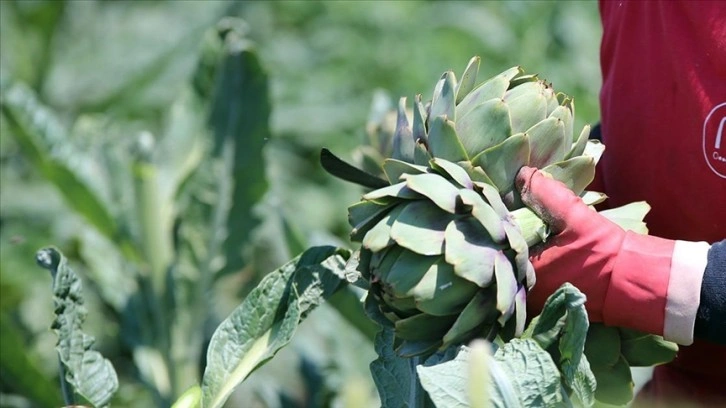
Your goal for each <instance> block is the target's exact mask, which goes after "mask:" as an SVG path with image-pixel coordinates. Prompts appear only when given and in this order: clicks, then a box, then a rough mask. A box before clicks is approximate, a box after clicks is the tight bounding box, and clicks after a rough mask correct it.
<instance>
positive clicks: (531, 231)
mask: <svg viewBox="0 0 726 408" xmlns="http://www.w3.org/2000/svg"><path fill="white" fill-rule="evenodd" d="M509 214H510V215H511V216H512V220H513V221H514V223H515V224H516V225H517V227H519V230H520V231H521V232H522V236H523V237H524V240H525V241H527V246H528V247H532V246H533V245H537V244H539V243H541V242H544V241H545V240H546V239H547V236H549V228H547V225H545V223H544V222H543V221H542V219H541V218H539V217H538V216H537V214H535V213H534V212H532V210H530V209H529V208H527V207H523V208H520V209H517V210H514V211H511V212H510V213H509Z"/></svg>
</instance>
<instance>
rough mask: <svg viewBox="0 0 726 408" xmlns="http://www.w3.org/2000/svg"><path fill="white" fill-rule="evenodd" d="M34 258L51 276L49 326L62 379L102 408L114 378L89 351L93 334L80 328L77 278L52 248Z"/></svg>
mask: <svg viewBox="0 0 726 408" xmlns="http://www.w3.org/2000/svg"><path fill="white" fill-rule="evenodd" d="M36 260H37V262H38V264H39V265H40V266H41V267H43V268H45V269H47V270H48V271H50V273H51V275H52V276H53V303H54V304H55V313H56V319H55V320H54V321H53V325H52V326H51V327H52V328H53V330H54V331H55V332H56V334H57V335H58V344H57V346H56V349H57V350H58V356H59V358H60V361H61V363H62V365H63V367H64V369H63V370H62V372H63V371H65V374H64V375H63V378H64V380H65V381H67V382H68V383H69V384H70V385H71V386H72V387H73V388H74V390H75V391H76V392H77V393H78V394H80V395H81V396H82V397H83V398H85V399H86V400H88V401H89V402H90V403H91V404H93V405H94V406H97V407H105V406H107V405H108V404H109V401H110V400H111V397H112V396H113V394H114V393H115V392H116V390H117V389H118V378H117V376H116V371H115V370H114V369H113V365H111V362H110V361H108V360H107V359H105V358H103V356H102V355H101V354H100V353H99V352H97V351H94V350H91V347H92V346H93V343H94V341H95V340H94V338H93V336H90V335H88V334H85V333H84V332H83V331H82V330H81V326H82V324H83V321H84V320H85V318H86V314H87V311H86V309H85V307H84V306H83V293H82V287H81V279H80V278H79V277H78V275H76V274H75V272H73V270H72V269H71V268H70V267H69V266H68V264H67V261H66V258H65V257H64V256H63V255H62V254H61V253H60V252H58V251H57V250H55V249H54V248H45V249H42V250H40V251H38V253H37V255H36ZM66 402H67V403H68V402H69V401H66Z"/></svg>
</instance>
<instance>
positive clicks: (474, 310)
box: [322, 57, 604, 356]
mask: <svg viewBox="0 0 726 408" xmlns="http://www.w3.org/2000/svg"><path fill="white" fill-rule="evenodd" d="M478 71H479V58H478V57H474V58H472V59H471V61H470V62H469V64H468V66H467V67H466V69H465V71H464V74H463V75H462V77H461V80H460V81H457V79H456V77H455V75H454V74H453V73H452V72H446V73H444V74H443V75H442V76H441V78H440V79H439V81H438V82H437V84H436V86H435V88H434V92H433V97H432V99H431V101H430V102H429V103H427V104H425V105H424V103H423V102H422V98H421V96H420V95H418V96H416V98H415V101H414V104H413V109H409V108H408V107H407V106H406V98H401V99H400V101H399V106H398V110H397V120H396V124H395V130H394V131H393V137H392V143H391V144H392V149H390V150H388V152H385V153H384V152H381V154H382V155H384V154H388V155H390V157H388V158H386V159H384V160H383V161H382V162H381V163H380V164H379V166H380V172H367V173H365V174H360V173H362V172H361V171H360V170H357V169H354V168H351V166H349V165H347V164H344V163H343V162H342V161H340V159H337V158H335V157H334V156H332V153H330V152H328V151H327V150H325V151H324V152H323V157H322V162H323V166H324V167H325V168H326V169H327V170H328V171H330V172H331V173H332V174H334V175H336V176H338V177H341V178H343V179H345V180H348V181H353V182H357V183H359V184H363V185H365V186H367V187H369V188H370V189H371V190H370V191H369V192H368V193H366V194H365V195H364V196H363V198H362V200H361V201H360V202H358V203H356V204H354V205H352V206H351V207H350V208H349V221H350V224H351V226H352V227H353V230H352V233H351V239H352V240H353V241H356V242H360V243H361V244H362V245H361V249H360V251H359V263H358V266H357V271H358V272H359V273H360V276H361V277H362V278H364V279H365V280H366V281H367V282H368V284H369V287H370V290H369V293H368V296H367V300H366V303H367V304H366V308H367V310H368V311H369V313H373V314H377V315H378V316H379V317H380V316H383V318H379V319H378V321H379V322H381V321H382V322H383V323H384V324H387V325H390V326H392V327H394V328H395V335H396V346H397V351H398V353H399V354H400V355H403V356H414V355H422V354H428V353H431V352H434V351H436V350H438V349H444V348H447V347H448V346H451V345H455V344H460V343H464V342H468V341H470V340H472V339H473V338H477V337H485V338H489V339H490V340H491V339H493V338H494V337H495V336H500V337H501V338H502V339H503V340H504V341H507V340H509V339H511V338H512V337H515V336H518V335H519V334H520V333H521V332H522V330H523V329H524V324H525V318H526V314H525V303H526V292H527V290H528V289H529V288H531V287H532V285H534V283H535V276H534V270H533V268H532V265H531V263H530V262H529V253H528V252H529V250H528V248H529V247H530V246H532V245H534V244H536V243H538V242H541V241H542V240H543V239H544V238H545V237H546V226H545V225H544V224H543V222H542V221H541V220H540V219H539V218H537V217H536V216H535V215H534V214H533V213H532V212H531V211H530V210H529V209H527V208H526V207H524V206H523V204H522V202H521V199H520V198H519V194H518V192H517V190H516V189H515V186H514V179H515V176H516V175H517V172H518V171H519V170H520V169H521V168H522V166H531V167H537V168H539V169H542V170H543V171H545V172H547V173H549V174H550V175H551V176H552V177H554V178H555V179H558V180H560V181H562V182H563V183H565V184H566V185H567V186H568V187H569V188H571V189H572V190H573V191H574V192H575V193H576V194H582V195H583V198H584V199H585V201H586V202H587V203H588V204H594V203H596V202H599V201H600V200H602V199H604V196H603V195H601V194H598V193H588V194H584V189H585V187H586V186H587V185H588V184H589V183H590V182H591V181H592V179H593V177H594V173H595V163H596V161H597V159H598V158H599V155H600V153H601V152H602V150H603V147H602V145H599V144H597V143H595V142H589V141H588V135H589V127H588V126H586V127H585V128H584V129H583V130H582V131H581V132H579V133H578V134H575V133H574V132H573V122H574V113H575V108H574V103H573V100H572V98H570V97H569V96H567V95H564V94H561V93H555V92H554V90H553V89H552V86H551V85H550V84H548V83H546V82H545V81H543V80H540V79H539V78H538V77H537V76H536V75H526V74H525V73H524V71H523V70H522V69H521V68H519V67H514V68H510V69H508V70H506V71H504V72H502V73H501V74H499V75H497V76H495V77H493V78H490V79H488V80H486V81H484V82H483V83H481V84H479V85H476V77H477V74H478ZM369 147H370V146H369ZM389 152H390V153H389ZM371 157H372V156H371ZM346 166H348V167H346ZM341 169H343V170H341ZM356 171H357V172H356ZM376 173H378V174H376Z"/></svg>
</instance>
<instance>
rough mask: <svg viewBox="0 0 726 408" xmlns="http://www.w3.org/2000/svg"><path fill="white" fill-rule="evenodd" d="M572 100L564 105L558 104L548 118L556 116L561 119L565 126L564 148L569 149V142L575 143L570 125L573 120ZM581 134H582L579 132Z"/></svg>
mask: <svg viewBox="0 0 726 408" xmlns="http://www.w3.org/2000/svg"><path fill="white" fill-rule="evenodd" d="M574 109H575V108H574V102H572V100H571V99H569V100H568V101H567V103H566V104H565V105H560V106H558V107H557V108H555V110H553V111H552V113H550V115H549V117H550V118H558V119H560V120H561V121H562V124H563V125H564V128H565V150H569V147H570V144H571V143H575V139H574V138H573V135H572V125H573V121H574V112H573V110H574ZM580 136H582V134H580Z"/></svg>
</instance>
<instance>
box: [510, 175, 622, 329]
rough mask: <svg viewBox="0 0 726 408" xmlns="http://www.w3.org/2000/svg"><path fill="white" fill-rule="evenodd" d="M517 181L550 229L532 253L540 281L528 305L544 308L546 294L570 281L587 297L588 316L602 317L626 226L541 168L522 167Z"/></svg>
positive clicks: (593, 317) (527, 201)
mask: <svg viewBox="0 0 726 408" xmlns="http://www.w3.org/2000/svg"><path fill="white" fill-rule="evenodd" d="M516 184H517V187H518V188H519V190H520V193H521V195H522V201H523V202H524V204H525V205H527V207H529V208H530V209H531V210H532V211H534V212H535V213H536V214H537V215H538V216H539V217H540V218H542V219H543V221H544V222H545V223H546V224H547V225H548V226H549V227H550V230H551V234H552V235H550V237H549V238H548V239H547V241H546V242H545V243H544V244H543V245H540V246H539V247H535V248H533V250H532V251H531V253H530V260H531V261H532V264H533V266H534V270H535V273H536V275H537V283H536V284H535V285H534V287H533V288H532V290H531V291H530V292H529V294H528V295H527V305H528V308H530V309H531V310H534V311H540V310H542V306H543V305H544V302H545V300H547V297H548V296H549V295H551V294H552V293H553V292H554V291H555V290H557V288H559V287H560V286H561V285H562V284H563V283H565V282H570V283H572V284H573V285H575V286H576V287H577V288H578V289H580V291H581V292H583V293H584V294H585V295H586V296H587V304H586V307H587V311H588V314H589V317H590V320H591V321H602V320H603V317H602V311H603V304H604V302H605V296H606V294H607V290H608V286H609V284H610V276H611V274H612V270H613V263H614V262H615V259H616V257H617V254H618V252H619V251H620V247H621V246H622V244H623V240H624V239H625V231H624V230H623V229H622V228H620V227H619V226H617V225H615V224H614V223H612V222H611V221H610V220H608V219H607V218H605V217H603V216H602V215H600V214H598V213H597V212H595V211H594V210H592V209H591V208H590V207H588V206H587V205H585V203H584V202H583V201H582V200H581V199H580V197H578V196H576V195H575V194H574V193H573V192H572V191H570V190H569V189H568V188H567V187H565V185H564V184H562V183H560V182H559V181H557V180H554V179H551V178H549V177H548V176H546V175H545V174H544V173H542V172H540V171H538V170H537V169H534V168H531V167H524V168H522V170H520V172H519V174H518V175H517V180H516Z"/></svg>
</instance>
